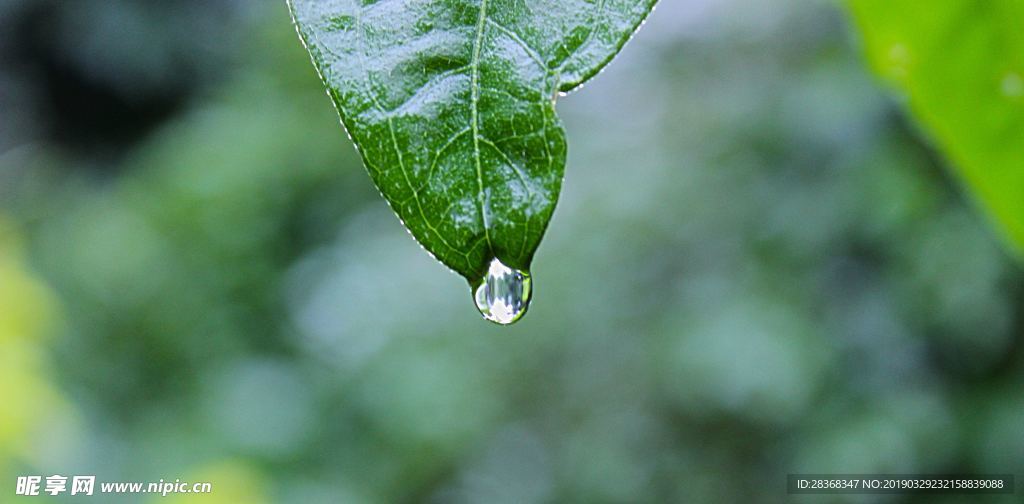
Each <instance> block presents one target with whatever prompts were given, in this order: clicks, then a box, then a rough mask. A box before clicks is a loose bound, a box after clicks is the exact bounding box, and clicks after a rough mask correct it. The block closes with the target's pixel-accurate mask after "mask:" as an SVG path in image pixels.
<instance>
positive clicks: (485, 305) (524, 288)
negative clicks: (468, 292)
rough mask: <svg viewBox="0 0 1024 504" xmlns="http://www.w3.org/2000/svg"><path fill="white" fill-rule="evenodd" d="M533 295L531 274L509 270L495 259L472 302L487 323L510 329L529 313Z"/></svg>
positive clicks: (474, 293)
mask: <svg viewBox="0 0 1024 504" xmlns="http://www.w3.org/2000/svg"><path fill="white" fill-rule="evenodd" d="M530 291H531V281H530V272H529V271H520V270H517V269H514V268H510V267H508V266H506V265H505V264H503V263H502V262H501V261H499V260H498V259H496V258H495V259H493V260H491V265H490V267H489V268H487V273H486V274H485V275H484V277H483V278H482V279H481V280H480V283H479V284H478V285H477V286H476V290H475V291H474V292H473V298H474V300H475V301H476V308H477V309H478V310H480V314H481V315H483V316H484V318H485V319H487V320H490V321H491V322H495V323H497V324H502V325H507V324H511V323H513V322H515V321H517V320H519V319H520V318H521V317H522V316H523V314H525V313H526V309H527V308H528V307H529V306H530V294H531V292H530Z"/></svg>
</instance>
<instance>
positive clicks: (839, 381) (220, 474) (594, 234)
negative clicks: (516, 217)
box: [0, 0, 1024, 503]
mask: <svg viewBox="0 0 1024 504" xmlns="http://www.w3.org/2000/svg"><path fill="white" fill-rule="evenodd" d="M558 107H559V111H560V113H561V115H562V117H563V119H564V121H565V123H566V129H567V131H568V136H569V160H568V166H567V170H566V172H567V175H566V180H565V185H564V191H563V194H562V198H561V200H560V202H559V206H558V210H557V211H556V213H555V217H554V219H553V221H552V224H551V226H550V228H549V230H548V233H547V237H546V239H545V242H544V243H543V244H542V246H541V248H540V250H539V251H538V254H537V257H536V259H535V262H534V267H533V273H534V280H535V289H536V295H535V299H534V303H533V306H532V308H531V309H530V313H529V314H528V315H527V316H526V317H525V318H524V319H523V320H522V321H521V322H520V323H518V324H516V325H515V326H512V327H508V328H502V327H497V326H493V325H492V324H489V323H487V322H485V321H483V320H482V319H480V317H479V315H478V314H477V313H476V310H475V308H474V307H473V303H472V301H471V297H470V294H469V291H468V289H467V287H466V285H465V281H463V280H462V279H461V278H459V277H458V276H457V275H455V274H453V273H450V272H448V271H446V270H445V268H444V267H443V266H441V265H440V264H438V263H435V262H434V261H433V260H432V259H431V258H430V257H429V256H428V255H427V254H425V253H424V252H423V251H422V250H421V249H420V247H419V246H417V244H416V243H415V242H414V241H413V240H412V239H411V238H410V237H409V235H408V234H407V233H406V231H405V230H404V229H403V228H402V226H401V224H400V223H399V222H398V220H397V219H396V218H395V217H394V216H393V214H392V213H391V211H390V210H389V209H388V207H387V205H386V204H385V203H384V202H383V201H381V199H380V198H379V196H378V194H377V193H376V190H375V189H374V186H373V184H372V183H371V181H370V179H369V177H368V176H367V174H366V173H365V170H364V169H363V167H362V166H361V163H360V161H359V159H358V157H357V154H356V152H355V150H354V149H353V147H352V146H351V144H350V142H349V141H348V140H347V139H346V138H345V135H344V133H343V131H342V129H341V128H340V126H339V122H338V118H337V116H336V113H335V111H334V109H333V108H332V106H331V104H330V101H329V99H328V98H327V96H326V95H325V93H324V91H323V89H322V87H321V84H320V82H319V81H318V79H317V77H316V74H315V72H314V70H313V67H312V65H311V64H310V62H309V58H308V56H307V55H306V54H305V52H304V51H303V48H302V47H301V45H300V44H299V41H298V38H297V37H296V35H295V32H294V29H293V28H292V26H291V25H290V19H289V17H288V13H287V9H286V7H285V5H284V2H283V1H259V2H253V1H243V0H234V1H232V0H218V1H206V0H173V1H170V0H164V1H151V2H138V1H130V0H81V1H78V2H65V1H61V0H6V1H2V2H0V477H2V480H3V481H4V482H5V483H4V485H3V491H2V494H0V501H7V500H10V499H14V496H13V491H12V489H13V486H14V481H15V479H16V476H17V475H26V474H28V475H43V476H45V475H49V474H54V473H59V474H64V475H96V476H97V480H98V481H147V482H148V481H155V480H158V479H160V478H164V479H172V480H173V479H174V478H181V479H182V480H187V481H209V482H212V484H213V488H214V492H215V493H214V494H213V495H210V496H206V498H205V499H206V500H208V501H215V502H294V503H306V502H403V501H415V502H444V503H447V502H490V503H500V502H516V503H533V502H654V501H676V502H747V501H751V502H783V501H790V500H792V501H796V502H954V501H956V502H959V501H961V500H971V501H975V500H977V499H976V498H975V499H967V498H964V497H963V496H960V497H957V496H946V497H938V498H937V497H932V496H929V497H927V498H923V497H918V498H912V497H910V496H898V495H896V496H863V495H862V496H797V497H793V496H787V495H786V493H785V479H786V474H788V473H794V472H817V473H826V472H846V473H852V472H896V473H951V472H992V473H1015V474H1016V475H1017V478H1018V488H1019V487H1020V485H1021V484H1022V483H1024V480H1022V478H1024V393H1022V392H1024V388H1022V384H1024V287H1022V286H1024V282H1022V280H1024V274H1022V269H1021V267H1020V266H1019V264H1015V263H1014V262H1013V260H1012V259H1011V258H1010V256H1009V254H1008V252H1007V251H1006V249H1004V248H1002V247H1001V246H1000V243H999V240H998V238H997V237H996V236H995V232H994V231H992V229H991V226H990V225H989V224H988V223H987V222H986V221H985V220H984V218H983V217H982V216H981V214H980V213H979V212H977V211H976V210H975V208H974V205H973V204H971V203H970V201H969V198H968V197H966V196H965V195H964V194H962V191H961V190H960V188H959V184H958V183H957V182H955V181H954V179H953V177H952V176H951V175H950V174H949V170H947V167H946V166H945V164H946V162H945V161H944V160H943V159H942V158H941V157H940V156H939V155H938V154H937V153H936V151H935V150H934V149H933V148H932V147H931V146H929V144H928V142H927V141H926V140H925V139H924V135H921V134H919V133H918V128H917V127H916V126H915V125H914V122H913V120H911V119H909V118H908V117H907V116H906V115H905V114H904V112H903V111H902V108H901V106H900V103H899V102H898V100H896V99H894V98H892V97H891V96H890V95H889V94H888V93H887V92H886V91H885V90H884V89H882V87H881V86H880V85H879V84H878V83H877V81H876V79H875V78H874V77H873V76H872V75H871V74H870V73H869V71H868V70H867V69H866V65H865V62H864V58H863V57H862V55H861V52H860V48H859V42H858V39H857V36H856V34H855V33H853V31H852V30H851V27H850V23H849V20H848V19H847V17H846V15H845V13H844V12H843V10H842V9H841V8H840V7H839V6H837V5H836V4H835V3H833V2H829V1H796V0H772V1H767V0H724V1H712V0H687V1H680V0H665V1H663V2H662V4H661V5H660V6H659V8H658V10H657V11H656V12H655V13H654V15H653V16H652V17H651V19H650V20H649V22H648V23H647V24H646V25H645V27H644V29H643V30H641V31H640V32H639V34H638V35H637V36H636V38H635V39H634V41H633V42H632V43H631V44H630V45H629V46H628V47H627V48H626V49H625V50H624V52H623V53H622V55H621V56H620V58H618V60H617V61H616V62H615V63H614V64H612V65H611V66H610V67H609V68H608V69H607V70H606V71H604V72H603V73H602V74H601V75H600V76H599V77H598V78H596V79H595V80H594V81H592V82H591V83H589V84H588V85H587V86H586V88H585V89H583V90H582V91H579V92H577V93H574V94H572V95H570V96H568V97H566V98H562V99H561V100H560V101H559V106H558ZM1019 492H1020V490H1018V494H1017V495H1016V496H1002V497H986V498H985V499H984V502H1019V496H1020V493H1019ZM110 497H111V496H110V495H106V496H102V497H93V498H92V499H93V500H96V499H97V498H99V499H108V498H110ZM136 497H137V496H123V497H121V500H122V501H135V500H137V498H136ZM30 499H31V498H30ZM35 499H37V500H39V501H45V500H46V498H45V497H36V498H35ZM77 499H79V497H78V496H75V497H71V496H69V495H64V496H63V498H62V499H58V500H59V501H67V502H77V501H78V500H77ZM168 499H172V498H171V497H168V498H166V499H162V498H160V497H153V498H151V499H149V501H165V500H168ZM173 499H178V500H171V501H174V502H178V501H180V502H192V501H197V500H202V499H197V498H195V497H194V496H183V495H179V496H176V497H174V498H173ZM15 500H16V501H19V502H20V500H17V499H15Z"/></svg>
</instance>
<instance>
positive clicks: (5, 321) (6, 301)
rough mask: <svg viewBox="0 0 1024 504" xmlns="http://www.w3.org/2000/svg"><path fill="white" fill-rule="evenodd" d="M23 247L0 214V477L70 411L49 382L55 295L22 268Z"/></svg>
mask: <svg viewBox="0 0 1024 504" xmlns="http://www.w3.org/2000/svg"><path fill="white" fill-rule="evenodd" d="M23 249H24V243H22V238H21V235H20V233H19V232H18V230H17V228H16V227H15V225H14V223H13V222H11V220H10V219H9V218H8V217H7V216H5V215H3V214H0V398H2V400H3V402H4V407H3V408H0V476H3V477H4V478H5V479H8V476H12V472H13V469H14V464H17V463H21V462H24V461H26V460H33V459H36V457H37V456H38V454H39V448H40V447H41V445H40V444H38V443H40V442H42V441H45V440H46V439H47V438H48V437H49V435H51V434H52V432H49V433H48V432H47V429H49V428H53V427H54V425H53V422H51V421H49V420H50V419H60V418H61V417H64V416H67V415H68V414H69V413H70V412H69V410H68V405H67V404H66V402H65V401H64V398H63V397H62V396H61V394H60V392H58V390H57V389H56V387H55V385H54V383H53V373H52V369H51V368H50V365H51V363H50V359H49V356H48V354H47V352H48V349H47V342H48V341H47V340H48V337H49V336H51V332H52V330H53V329H54V326H55V324H56V321H57V313H56V307H55V304H54V299H53V295H52V294H51V292H50V291H49V289H48V288H46V286H45V285H44V284H42V283H41V282H40V280H39V279H38V278H36V277H35V275H33V274H32V273H30V272H28V271H27V270H26V266H25V262H26V261H25V257H24V250H23Z"/></svg>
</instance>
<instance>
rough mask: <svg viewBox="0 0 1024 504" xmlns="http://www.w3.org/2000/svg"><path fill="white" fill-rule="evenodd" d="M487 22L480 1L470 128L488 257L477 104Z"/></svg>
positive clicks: (491, 246) (472, 62)
mask: <svg viewBox="0 0 1024 504" xmlns="http://www.w3.org/2000/svg"><path fill="white" fill-rule="evenodd" d="M486 22H487V0H480V14H479V16H478V17H477V21H476V39H475V40H474V41H473V56H472V58H471V59H470V62H469V64H470V79H469V92H470V105H469V106H470V111H469V113H470V117H471V119H470V126H471V127H472V129H473V159H474V161H475V163H476V183H477V191H478V192H477V198H476V199H477V205H478V206H479V207H480V222H481V223H482V224H483V227H484V239H485V240H487V249H488V253H489V255H493V254H494V243H493V242H491V232H490V230H489V227H490V226H489V225H488V222H487V212H485V211H484V175H483V167H482V166H481V164H480V116H479V111H478V108H479V107H478V102H479V100H480V82H479V81H480V46H482V45H483V39H484V26H485V23H486Z"/></svg>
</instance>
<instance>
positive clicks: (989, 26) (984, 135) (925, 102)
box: [849, 0, 1024, 257]
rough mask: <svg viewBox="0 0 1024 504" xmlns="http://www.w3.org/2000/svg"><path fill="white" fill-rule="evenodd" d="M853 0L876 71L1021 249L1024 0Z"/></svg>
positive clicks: (1023, 249) (1023, 215) (1020, 250)
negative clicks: (902, 96)
mask: <svg viewBox="0 0 1024 504" xmlns="http://www.w3.org/2000/svg"><path fill="white" fill-rule="evenodd" d="M849 6H850V10H851V11H852V13H853V17H854V20H855V22H856V25H857V27H858V28H859V30H860V33H861V36H862V39H863V41H864V46H865V50H866V54H867V58H868V60H869V62H870V63H871V65H872V67H873V68H874V70H875V71H876V72H877V73H879V74H880V75H882V76H883V77H884V78H885V79H886V80H887V81H888V82H890V83H892V84H893V85H894V86H895V87H896V88H898V89H899V90H900V91H902V92H903V93H905V95H906V97H907V101H908V105H909V107H910V110H911V111H912V113H913V115H914V116H915V117H916V118H917V119H918V121H919V122H920V123H921V125H922V126H923V128H924V130H925V131H926V132H927V133H928V134H929V135H930V136H931V138H932V139H934V141H935V142H936V143H937V146H938V147H939V149H940V150H941V151H942V152H943V153H944V154H945V156H946V157H947V158H948V159H949V160H950V162H951V164H952V166H953V169H954V171H955V172H956V173H957V174H958V176H959V178H960V179H961V180H962V181H963V182H964V185H965V186H966V187H967V189H968V190H969V192H970V193H971V194H972V195H973V196H974V198H975V199H976V200H977V201H978V202H979V204H980V206H981V207H982V208H984V209H985V211H986V213H987V214H989V215H990V216H991V217H992V219H993V220H994V222H996V227H997V228H998V229H999V230H1000V231H1001V233H1002V234H1003V235H1004V236H1005V237H1006V238H1007V241H1008V242H1009V243H1010V244H1011V248H1012V249H1014V250H1015V251H1016V252H1017V253H1018V254H1019V255H1021V254H1024V2H1022V1H1020V0H937V1H920V0H849ZM1022 257H1024V255H1022Z"/></svg>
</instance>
